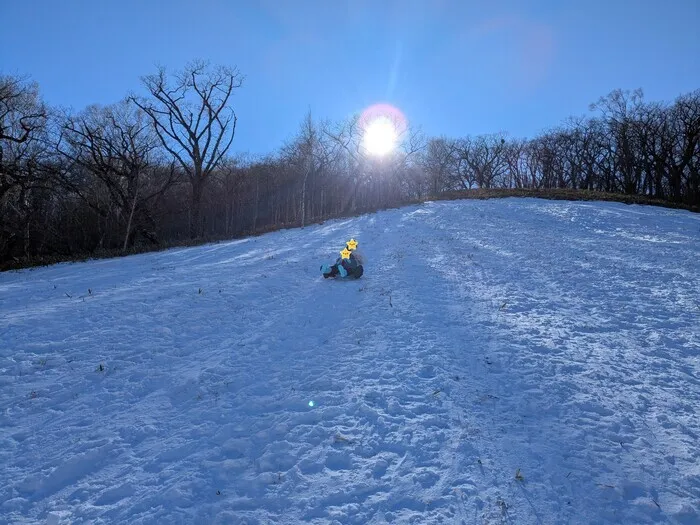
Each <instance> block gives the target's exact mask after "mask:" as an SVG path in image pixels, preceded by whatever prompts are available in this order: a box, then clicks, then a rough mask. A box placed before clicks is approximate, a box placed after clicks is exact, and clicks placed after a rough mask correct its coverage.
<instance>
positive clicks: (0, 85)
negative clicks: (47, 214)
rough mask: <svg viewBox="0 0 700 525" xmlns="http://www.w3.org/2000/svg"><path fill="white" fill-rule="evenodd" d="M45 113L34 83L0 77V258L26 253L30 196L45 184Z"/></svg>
mask: <svg viewBox="0 0 700 525" xmlns="http://www.w3.org/2000/svg"><path fill="white" fill-rule="evenodd" d="M47 120H48V110H47V108H46V106H45V105H44V103H43V101H42V100H41V98H40V96H39V87H38V84H37V83H36V82H29V81H27V80H26V79H23V78H18V77H13V76H1V77H0V216H1V217H2V220H0V257H4V256H5V255H6V254H9V253H11V252H13V250H14V247H15V246H16V245H18V244H20V241H22V242H21V245H22V250H23V252H24V255H25V256H26V255H28V254H29V245H30V230H29V224H30V220H31V216H32V214H33V213H34V208H33V206H32V193H33V192H34V191H35V190H36V189H38V188H41V187H44V185H45V182H46V180H45V178H46V172H45V170H44V169H43V164H44V159H45V153H46V149H47V146H46V144H47V140H46V132H47Z"/></svg>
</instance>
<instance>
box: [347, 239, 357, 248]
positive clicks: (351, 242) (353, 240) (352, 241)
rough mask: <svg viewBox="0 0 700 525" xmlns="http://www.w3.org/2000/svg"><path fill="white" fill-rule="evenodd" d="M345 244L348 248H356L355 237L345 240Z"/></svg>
mask: <svg viewBox="0 0 700 525" xmlns="http://www.w3.org/2000/svg"><path fill="white" fill-rule="evenodd" d="M347 245H348V248H350V249H351V250H354V249H356V248H357V241H356V240H355V239H350V240H349V241H348V242H347Z"/></svg>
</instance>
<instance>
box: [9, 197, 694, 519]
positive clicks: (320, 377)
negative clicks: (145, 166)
mask: <svg viewBox="0 0 700 525" xmlns="http://www.w3.org/2000/svg"><path fill="white" fill-rule="evenodd" d="M351 237H354V238H355V239H356V240H357V241H358V242H359V250H360V251H361V253H362V254H363V255H364V257H365V259H366V261H365V274H364V276H363V277H362V278H361V279H360V280H358V281H332V280H325V279H323V277H322V276H321V275H320V272H319V267H320V265H321V264H322V263H324V262H332V261H333V260H335V258H336V257H337V256H338V251H339V250H341V249H342V248H343V246H344V244H345V241H347V240H349V239H350V238H351ZM0 522H2V523H13V524H14V523H21V524H24V523H29V524H34V523H40V524H44V523H48V524H113V523H120V524H121V523H124V524H151V523H155V524H168V525H173V524H269V523H274V524H297V523H312V524H369V523H416V524H434V523H445V524H453V523H454V524H517V525H527V524H540V523H543V524H568V523H571V524H607V523H623V524H635V525H636V524H646V523H671V524H683V525H690V524H698V523H700V216H698V215H697V214H692V213H690V212H686V211H680V210H669V209H663V208H656V207H645V206H636V205H634V206H629V205H624V204H618V203H594V202H567V201H547V200H536V199H524V198H523V199H521V198H508V199H498V200H489V201H452V202H431V203H426V204H423V205H416V206H411V207H404V208H400V209H395V210H388V211H383V212H379V213H374V214H369V215H366V216H362V217H359V218H355V219H350V220H335V221H329V222H327V223H325V224H323V225H314V226H310V227H307V228H304V229H294V230H285V231H281V232H275V233H270V234H267V235H264V236H260V237H256V238H250V239H245V240H238V241H235V242H225V243H219V244H211V245H207V246H201V247H195V248H188V249H173V250H169V251H165V252H160V253H151V254H143V255H138V256H132V257H127V258H121V259H113V260H99V261H90V262H85V263H76V264H60V265H56V266H52V267H47V268H40V269H34V270H25V271H20V272H5V273H3V274H0Z"/></svg>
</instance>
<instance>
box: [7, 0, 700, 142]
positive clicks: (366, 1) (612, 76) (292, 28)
mask: <svg viewBox="0 0 700 525" xmlns="http://www.w3.org/2000/svg"><path fill="white" fill-rule="evenodd" d="M195 58H204V59H207V60H210V61H211V62H212V63H213V64H227V65H231V66H236V67H237V68H238V69H239V70H240V71H241V73H242V74H243V75H244V76H245V81H244V85H243V87H242V88H241V89H239V90H238V91H237V92H236V95H235V98H234V99H233V104H234V107H235V109H236V112H237V114H238V118H239V120H238V128H237V133H236V139H235V140H234V144H233V146H232V148H233V150H232V151H233V152H245V151H248V152H250V153H255V154H257V153H267V152H272V151H274V150H276V149H277V148H278V147H279V146H280V145H281V144H282V142H283V141H284V140H285V139H288V138H290V137H291V136H292V135H293V134H294V133H295V132H296V130H297V129H298V126H299V124H300V122H301V120H302V118H303V116H304V114H305V113H306V111H307V110H308V109H311V111H312V113H313V114H314V115H315V116H317V117H319V118H330V119H332V120H336V119H342V118H345V117H347V116H349V115H351V114H353V113H359V112H361V111H362V110H363V109H364V108H365V107H367V106H369V105H372V104H374V103H377V102H386V103H390V104H392V105H394V106H396V107H398V108H399V109H400V110H401V111H403V113H404V114H405V115H406V117H407V119H408V120H409V123H410V124H413V125H418V126H420V127H421V128H422V129H423V131H424V132H426V133H427V134H429V135H446V136H452V137H459V136H465V135H469V134H478V133H491V132H498V131H506V132H509V133H510V134H512V135H513V136H516V137H530V136H533V135H535V134H536V133H538V132H539V131H541V130H543V129H546V128H549V127H552V126H556V125H558V124H560V123H561V122H562V121H563V120H564V119H565V118H566V117H568V116H571V115H581V114H585V113H587V112H588V104H589V103H591V102H594V101H596V100H597V99H598V98H599V97H600V96H602V95H606V94H607V93H609V92H610V91H612V90H613V89H616V88H621V89H635V88H638V87H640V88H642V89H643V90H644V93H645V98H646V99H648V100H664V101H670V100H672V99H674V98H675V97H676V96H678V95H679V94H681V93H686V92H689V91H692V90H695V89H698V88H700V0H663V1H662V0H658V1H652V0H604V1H603V0H568V1H567V0H540V1H520V2H509V1H497V0H492V1H486V2H484V1H483V0H479V1H478V2H477V1H471V0H461V1H460V0H249V1H243V0H189V1H185V0H167V1H166V0H157V1H156V0H82V1H79V0H21V1H18V0H0V73H3V74H22V75H25V74H26V75H30V76H31V78H33V79H34V80H36V81H38V82H39V84H40V86H41V89H42V93H43V95H44V98H45V100H47V101H48V102H49V103H51V104H52V105H59V106H68V107H73V108H75V109H82V108H83V107H84V106H86V105H88V104H93V103H98V104H109V103H112V102H116V101H118V100H119V99H120V98H122V97H124V96H125V95H127V94H128V93H129V92H132V91H134V92H137V93H143V87H142V85H141V82H140V76H142V75H146V74H149V73H153V72H155V71H156V67H157V65H158V64H162V65H164V66H166V67H167V68H168V69H173V70H174V69H177V68H180V67H182V66H183V65H184V64H185V63H187V62H188V61H190V60H192V59H195Z"/></svg>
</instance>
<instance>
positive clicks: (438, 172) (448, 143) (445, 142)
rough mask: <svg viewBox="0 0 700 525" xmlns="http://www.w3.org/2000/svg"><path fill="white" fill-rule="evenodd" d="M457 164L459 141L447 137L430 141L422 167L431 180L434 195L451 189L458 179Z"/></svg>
mask: <svg viewBox="0 0 700 525" xmlns="http://www.w3.org/2000/svg"><path fill="white" fill-rule="evenodd" d="M457 164H458V159H457V141H455V140H452V139H448V138H445V137H439V138H434V139H430V140H429V141H428V144H427V146H426V149H425V154H424V155H423V158H422V167H423V169H424V170H425V171H426V173H427V175H428V177H429V178H430V181H431V184H430V190H431V192H432V193H433V195H437V194H438V193H440V192H441V191H444V190H446V189H449V188H450V186H451V185H452V182H451V181H452V180H453V179H454V178H455V177H456V172H457Z"/></svg>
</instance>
